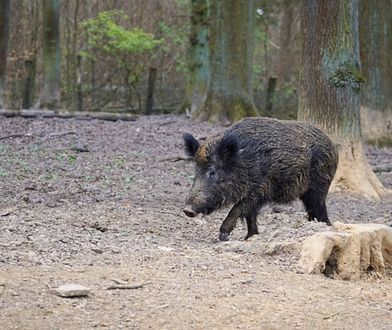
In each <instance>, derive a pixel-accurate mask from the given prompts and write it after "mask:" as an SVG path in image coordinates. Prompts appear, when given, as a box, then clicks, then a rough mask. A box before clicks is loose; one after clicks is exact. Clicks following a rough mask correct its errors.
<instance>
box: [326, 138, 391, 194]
mask: <svg viewBox="0 0 392 330" xmlns="http://www.w3.org/2000/svg"><path fill="white" fill-rule="evenodd" d="M331 191H339V192H340V191H346V192H349V193H353V194H356V195H362V196H364V197H366V198H369V199H372V198H375V199H380V198H383V197H387V196H392V195H391V193H392V192H391V191H389V190H388V189H385V188H384V186H383V185H382V183H381V182H380V180H379V179H378V178H377V176H376V175H375V174H374V172H373V170H372V168H371V167H370V165H369V163H368V161H367V159H366V157H365V154H364V151H363V147H362V144H361V143H359V142H353V143H347V142H343V143H341V145H340V150H339V165H338V169H337V171H336V174H335V177H334V180H333V182H332V186H331Z"/></svg>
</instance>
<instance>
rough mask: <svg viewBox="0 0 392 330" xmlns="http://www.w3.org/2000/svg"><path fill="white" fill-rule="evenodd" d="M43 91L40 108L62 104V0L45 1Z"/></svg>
mask: <svg viewBox="0 0 392 330" xmlns="http://www.w3.org/2000/svg"><path fill="white" fill-rule="evenodd" d="M42 8H43V12H42V13H43V21H42V26H43V29H42V78H43V79H42V80H43V83H42V90H41V93H40V98H39V101H38V107H39V108H47V109H56V108H57V107H58V105H59V102H60V0H43V7H42Z"/></svg>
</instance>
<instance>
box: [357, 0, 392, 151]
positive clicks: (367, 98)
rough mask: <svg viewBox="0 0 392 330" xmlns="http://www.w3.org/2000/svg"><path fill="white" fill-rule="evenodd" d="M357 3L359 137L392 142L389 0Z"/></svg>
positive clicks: (391, 5)
mask: <svg viewBox="0 0 392 330" xmlns="http://www.w3.org/2000/svg"><path fill="white" fill-rule="evenodd" d="M359 4H360V6H359V8H360V10H359V12H360V20H359V22H360V23H359V31H360V33H359V35H360V50H361V52H360V55H361V62H362V73H363V76H364V78H365V82H364V83H363V86H362V108H361V116H362V117H361V119H362V132H363V137H364V138H365V140H367V141H368V142H371V143H374V144H378V145H381V146H383V145H392V59H391V54H392V36H391V33H392V2H391V1H389V0H378V1H371V0H360V1H359Z"/></svg>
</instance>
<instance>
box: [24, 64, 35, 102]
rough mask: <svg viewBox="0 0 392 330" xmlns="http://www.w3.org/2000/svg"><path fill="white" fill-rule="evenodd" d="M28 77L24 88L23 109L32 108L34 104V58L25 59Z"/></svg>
mask: <svg viewBox="0 0 392 330" xmlns="http://www.w3.org/2000/svg"><path fill="white" fill-rule="evenodd" d="M25 70H26V79H25V83H24V88H23V102H22V109H30V108H31V107H32V105H33V90H34V77H35V63H34V61H32V60H26V61H25Z"/></svg>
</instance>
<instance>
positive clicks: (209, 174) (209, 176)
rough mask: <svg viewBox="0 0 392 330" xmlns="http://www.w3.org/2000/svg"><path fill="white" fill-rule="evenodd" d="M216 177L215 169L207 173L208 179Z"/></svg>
mask: <svg viewBox="0 0 392 330" xmlns="http://www.w3.org/2000/svg"><path fill="white" fill-rule="evenodd" d="M215 177H216V171H215V170H214V169H210V170H208V172H207V178H209V179H214V178H215Z"/></svg>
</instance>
